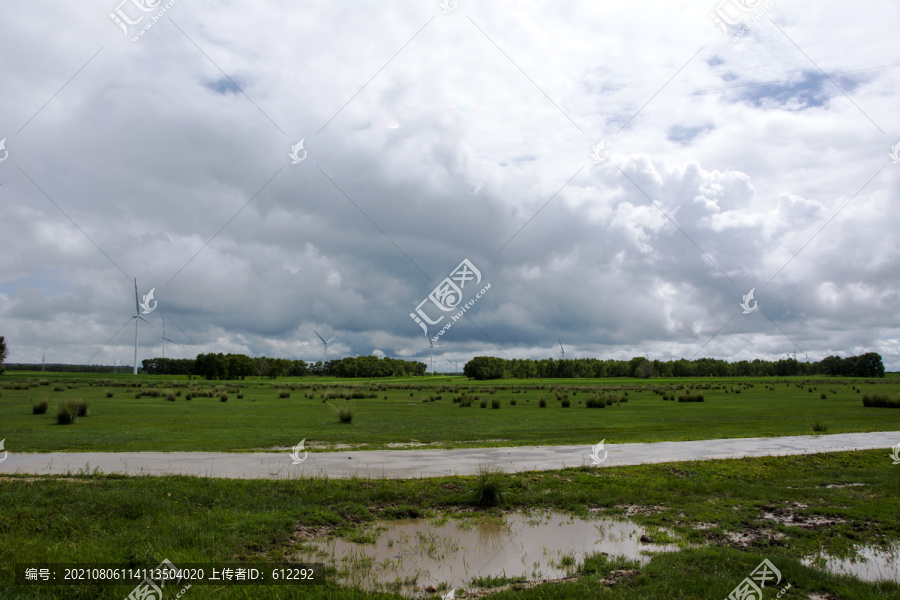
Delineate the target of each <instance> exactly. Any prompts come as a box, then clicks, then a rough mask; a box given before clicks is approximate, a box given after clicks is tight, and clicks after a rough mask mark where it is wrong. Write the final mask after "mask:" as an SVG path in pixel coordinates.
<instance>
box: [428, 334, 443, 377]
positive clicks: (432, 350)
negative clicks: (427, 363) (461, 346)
mask: <svg viewBox="0 0 900 600" xmlns="http://www.w3.org/2000/svg"><path fill="white" fill-rule="evenodd" d="M428 345H429V346H430V347H431V374H432V375H434V349H435V348H441V347H443V346H444V345H443V344H438V345H437V346H435V344H434V342H433V341H432V340H431V338H428Z"/></svg>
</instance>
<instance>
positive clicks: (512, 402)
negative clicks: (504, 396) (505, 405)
mask: <svg viewBox="0 0 900 600" xmlns="http://www.w3.org/2000/svg"><path fill="white" fill-rule="evenodd" d="M509 405H510V406H515V405H516V399H515V398H513V399H512V400H510V401H509Z"/></svg>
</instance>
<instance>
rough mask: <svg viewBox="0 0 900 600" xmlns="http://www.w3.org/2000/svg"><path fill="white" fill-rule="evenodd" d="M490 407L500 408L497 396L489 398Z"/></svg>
mask: <svg viewBox="0 0 900 600" xmlns="http://www.w3.org/2000/svg"><path fill="white" fill-rule="evenodd" d="M491 408H500V399H499V398H492V399H491Z"/></svg>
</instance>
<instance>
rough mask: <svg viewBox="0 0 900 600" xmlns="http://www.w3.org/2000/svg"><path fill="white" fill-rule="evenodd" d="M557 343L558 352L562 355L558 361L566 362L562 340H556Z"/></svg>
mask: <svg viewBox="0 0 900 600" xmlns="http://www.w3.org/2000/svg"><path fill="white" fill-rule="evenodd" d="M557 341H558V342H559V352H560V354H562V358H561V359H560V360H566V349H565V348H563V345H562V340H561V339H560V340H557Z"/></svg>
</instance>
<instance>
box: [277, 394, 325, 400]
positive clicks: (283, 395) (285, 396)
mask: <svg viewBox="0 0 900 600" xmlns="http://www.w3.org/2000/svg"><path fill="white" fill-rule="evenodd" d="M278 397H279V398H290V397H291V393H290V392H278ZM322 401H323V402H324V401H325V399H324V398H323V399H322Z"/></svg>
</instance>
